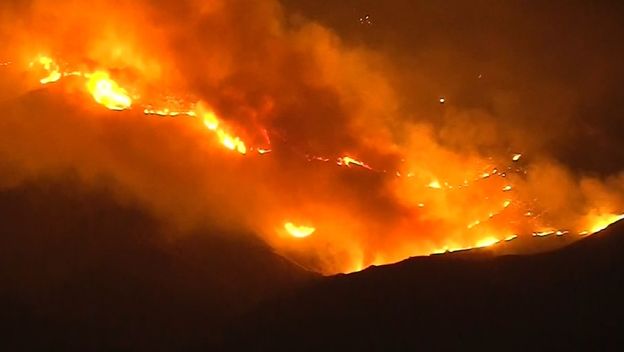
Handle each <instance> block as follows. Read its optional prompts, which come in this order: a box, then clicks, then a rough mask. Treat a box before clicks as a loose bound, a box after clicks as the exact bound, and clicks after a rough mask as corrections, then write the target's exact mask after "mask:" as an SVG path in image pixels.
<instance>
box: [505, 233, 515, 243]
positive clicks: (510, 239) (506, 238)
mask: <svg viewBox="0 0 624 352" xmlns="http://www.w3.org/2000/svg"><path fill="white" fill-rule="evenodd" d="M516 238H518V235H511V236H507V237H505V241H506V242H509V241H513V240H515V239H516Z"/></svg>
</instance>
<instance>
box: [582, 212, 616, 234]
mask: <svg viewBox="0 0 624 352" xmlns="http://www.w3.org/2000/svg"><path fill="white" fill-rule="evenodd" d="M622 219H624V214H620V215H616V214H604V215H599V216H596V217H595V218H594V219H593V220H592V224H591V225H590V229H589V231H584V232H588V233H596V232H599V231H602V230H604V229H606V228H607V227H609V225H611V224H613V223H615V222H617V221H620V220H622Z"/></svg>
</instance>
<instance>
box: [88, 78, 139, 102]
mask: <svg viewBox="0 0 624 352" xmlns="http://www.w3.org/2000/svg"><path fill="white" fill-rule="evenodd" d="M87 78H88V79H89V80H88V81H87V89H88V90H89V93H91V95H92V96H93V99H95V101H96V102H97V103H98V104H101V105H104V106H105V107H107V108H108V109H111V110H125V109H128V108H130V107H131V106H132V99H130V97H129V96H128V93H127V92H126V90H125V89H123V88H121V87H120V86H119V84H117V82H115V81H113V80H112V79H111V78H110V76H109V75H108V73H106V72H103V71H97V72H94V73H92V74H89V75H88V76H87Z"/></svg>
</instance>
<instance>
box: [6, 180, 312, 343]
mask: <svg viewBox="0 0 624 352" xmlns="http://www.w3.org/2000/svg"><path fill="white" fill-rule="evenodd" d="M71 179H72V178H71V177H67V178H65V181H63V182H49V181H46V182H36V183H32V184H28V185H24V186H20V187H17V188H12V189H9V190H4V191H0V232H1V235H0V312H1V313H0V326H1V327H2V328H1V330H0V331H1V333H0V336H1V337H0V350H2V351H188V350H206V348H207V347H209V346H212V345H214V344H215V343H217V342H218V341H219V337H220V335H221V328H222V326H224V325H225V322H226V321H228V320H229V319H232V318H233V317H235V316H237V315H238V314H241V312H244V311H246V310H247V309H249V308H250V307H252V306H254V305H257V304H259V303H260V302H262V301H263V300H265V299H267V298H268V297H271V296H273V295H275V294H276V293H277V292H283V291H285V290H286V291H287V290H289V289H292V288H294V287H297V286H298V285H301V284H303V283H304V282H307V281H309V280H312V279H314V278H315V277H316V276H315V275H313V274H310V273H308V272H305V271H303V270H301V269H300V268H298V267H295V266H293V265H292V264H290V263H289V262H287V261H285V260H284V259H282V258H281V257H278V256H277V255H275V254H273V253H272V252H271V250H270V249H268V248H267V247H266V246H264V245H263V244H261V243H259V242H258V241H256V240H253V239H252V237H251V236H248V237H245V236H241V235H229V234H221V235H217V234H209V233H197V234H186V235H184V237H179V236H178V237H179V238H177V239H171V238H169V237H167V235H171V234H167V233H163V230H162V228H161V226H160V225H159V223H158V222H157V221H155V220H154V219H152V218H151V217H150V216H148V215H147V214H145V213H143V212H141V211H139V210H137V209H135V208H133V207H129V206H121V205H119V204H118V203H116V202H115V201H113V200H112V199H111V197H110V196H109V195H108V192H106V190H101V191H94V190H88V191H86V190H81V189H80V187H78V186H70V184H71Z"/></svg>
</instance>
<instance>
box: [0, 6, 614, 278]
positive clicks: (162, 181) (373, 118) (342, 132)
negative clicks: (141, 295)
mask: <svg viewBox="0 0 624 352" xmlns="http://www.w3.org/2000/svg"><path fill="white" fill-rule="evenodd" d="M399 3H401V2H399ZM403 5H405V4H403ZM0 6H1V7H0V8H1V9H2V14H1V19H2V25H1V28H0V31H1V33H0V34H2V37H3V38H6V40H7V43H8V44H6V45H4V46H3V48H2V49H0V61H3V62H5V63H7V64H6V65H3V66H0V74H1V75H2V77H3V80H2V82H1V83H0V98H1V103H0V104H1V105H0V106H1V110H2V113H1V114H2V116H1V118H0V166H1V168H0V184H1V185H2V186H4V187H11V186H13V185H15V184H19V183H21V182H23V181H24V180H29V179H33V178H40V177H45V176H48V175H49V176H55V175H58V174H62V173H64V172H68V171H71V172H75V173H76V174H78V175H79V177H80V179H81V180H82V181H83V182H84V183H85V184H87V185H98V184H106V185H108V186H110V185H114V189H115V191H116V192H117V196H118V197H119V200H120V201H123V202H134V203H138V204H141V205H142V206H144V207H146V208H147V209H149V210H150V211H152V212H153V213H154V214H156V215H157V216H159V217H160V218H162V219H163V220H165V221H166V223H167V224H168V225H170V226H172V227H174V228H181V229H183V230H189V229H194V228H198V227H208V228H213V229H214V228H216V229H227V230H228V232H232V231H240V232H251V233H255V234H258V235H259V236H261V237H262V238H264V239H265V240H266V241H267V242H268V243H270V244H271V245H272V246H273V247H274V248H275V249H276V250H277V251H279V252H280V253H283V254H284V255H286V256H288V257H290V258H292V259H293V260H295V261H297V262H299V263H301V264H303V265H305V266H307V267H310V268H313V269H316V270H319V271H323V272H326V273H333V272H339V271H351V270H357V269H360V268H362V267H365V266H367V265H370V264H380V263H387V262H392V261H396V260H400V259H403V258H406V257H409V256H412V255H419V254H428V253H432V252H436V251H444V250H453V249H459V248H467V247H474V246H484V245H490V244H492V243H494V242H496V241H502V240H504V239H511V238H513V236H514V235H518V236H531V234H535V233H537V234H539V235H544V234H546V235H549V234H553V235H554V234H555V232H557V231H558V234H560V235H566V236H578V234H579V233H589V232H593V231H594V230H596V229H598V228H600V227H602V226H603V225H605V224H608V223H609V222H612V221H614V220H615V219H616V218H617V214H620V213H622V212H623V210H624V197H623V195H624V176H622V174H621V173H620V168H619V167H618V166H617V165H618V160H616V161H613V162H610V161H609V158H608V157H600V159H601V160H603V162H602V163H599V164H600V165H603V164H608V165H611V166H610V167H595V158H594V157H592V156H590V157H587V155H586V152H582V151H581V152H579V154H578V155H579V157H578V159H579V160H578V163H575V160H574V158H573V157H570V155H571V151H574V150H577V148H578V149H579V150H584V149H583V148H586V147H585V146H583V145H582V144H587V145H593V144H601V143H602V144H604V145H608V146H613V145H614V144H613V143H616V144H615V145H619V144H617V142H612V141H611V139H610V138H609V136H608V135H606V134H605V135H602V134H603V133H607V132H603V131H608V128H607V127H608V126H609V125H610V124H612V123H613V122H612V121H611V120H608V119H603V118H602V117H601V116H597V117H596V120H595V122H596V123H592V122H591V121H588V120H586V119H585V120H582V122H583V124H584V126H590V127H591V128H592V130H593V131H595V132H594V134H595V136H594V137H595V138H594V139H593V140H589V139H587V138H585V139H581V138H583V137H584V136H585V135H584V134H583V133H585V132H586V130H584V129H583V128H578V127H576V125H575V124H576V123H578V122H579V121H581V120H580V118H579V116H583V117H585V116H586V115H584V114H582V111H583V109H587V108H588V106H591V104H590V103H593V102H595V100H593V99H590V98H589V97H580V96H579V92H578V91H575V90H573V89H571V88H570V86H569V85H566V82H565V81H564V80H561V79H557V77H553V76H556V75H553V76H549V77H548V79H541V78H540V77H539V76H538V75H537V74H534V75H531V76H529V77H523V78H522V79H517V78H509V77H508V76H512V77H513V76H514V72H513V70H512V68H511V67H507V66H506V65H505V63H506V62H502V63H497V62H494V63H492V64H490V65H488V70H487V72H483V73H480V71H478V70H473V68H474V66H475V64H474V62H470V61H469V60H467V61H466V65H467V68H465V69H461V68H456V69H455V70H454V71H452V72H446V73H445V72H442V71H443V68H444V67H446V66H445V62H448V60H457V57H456V56H457V55H459V54H455V53H454V51H453V50H454V46H453V45H451V44H449V43H446V44H444V45H443V44H440V43H437V42H436V41H435V40H433V39H435V38H436V35H435V34H436V33H438V31H441V30H438V29H436V28H433V26H432V25H431V24H430V23H423V25H422V28H423V31H425V33H428V35H429V36H430V37H429V38H428V39H427V38H425V37H423V38H425V39H423V40H422V42H421V43H419V45H421V46H422V47H423V48H429V49H430V50H428V51H426V50H424V49H423V50H422V52H420V53H419V54H418V55H413V54H410V53H408V52H397V49H396V48H393V47H392V44H393V43H392V42H391V41H385V40H383V34H380V37H379V38H377V39H378V40H379V41H380V42H382V43H385V44H374V43H373V44H371V46H370V47H367V46H364V45H361V44H355V42H356V41H354V40H350V39H344V38H341V37H340V36H339V35H338V34H336V33H335V32H334V31H333V30H331V29H329V27H328V26H326V25H321V24H319V23H318V22H314V21H312V20H309V19H306V18H304V17H302V16H300V15H297V14H296V13H295V12H291V11H289V10H286V9H285V8H284V7H283V6H282V5H281V4H280V3H278V2H277V1H262V2H250V1H243V0H240V1H238V0H236V1H225V0H214V1H169V2H162V1H133V2H122V3H115V4H111V2H109V1H99V0H96V1H90V2H82V1H69V0H66V1H50V0H40V1H29V2H18V1H13V2H12V1H9V2H5V3H3V5H0ZM492 11H500V13H503V14H504V13H506V11H508V9H507V8H500V9H493V10H492ZM347 32H348V31H347ZM381 33H383V32H381ZM592 33H593V32H592ZM347 38H349V35H347ZM490 39H491V40H492V43H493V44H492V47H496V45H500V43H501V42H500V41H498V39H500V38H495V36H493V37H492V38H490ZM579 41H581V40H580V39H579ZM398 43H399V45H400V44H401V43H400V40H399V41H398ZM395 44H396V43H395ZM457 45H458V46H459V47H460V48H462V49H465V48H464V47H463V46H462V45H464V44H457ZM373 48H376V49H383V50H373ZM40 55H45V56H47V57H53V58H55V59H56V60H57V61H58V62H59V65H61V66H63V67H67V68H68V70H69V68H70V67H71V69H72V70H79V71H94V70H105V71H107V72H108V73H110V75H111V76H112V77H114V78H115V80H116V81H117V82H119V84H120V85H121V86H123V87H125V88H126V89H127V90H128V92H129V94H130V95H131V96H132V97H133V98H134V102H135V104H134V106H133V108H132V109H130V110H126V111H122V112H117V111H109V110H106V109H105V108H103V107H102V106H100V105H97V104H96V103H95V102H94V101H93V99H92V98H91V97H90V96H89V95H88V92H86V91H85V89H84V85H83V84H82V81H81V80H80V79H78V78H76V77H71V76H70V77H67V78H64V79H62V80H60V81H58V82H56V83H53V84H48V85H45V86H41V85H40V84H39V79H40V78H41V77H42V74H44V75H45V72H42V71H41V70H40V69H39V68H38V67H36V66H34V67H32V66H31V65H30V63H31V62H32V61H33V60H34V59H36V58H37V57H38V56H40ZM518 57H522V58H524V57H527V56H525V55H524V54H523V53H519V54H518ZM518 61H520V59H518ZM414 62H417V63H418V64H417V65H413V63H414ZM510 62H515V59H514V60H511V61H510ZM562 65H563V64H562ZM565 65H568V64H565ZM605 65H606V66H607V67H608V66H609V65H608V63H607V64H605ZM519 67H523V66H519ZM483 76H485V77H486V78H487V79H492V81H493V82H495V83H493V84H491V85H489V86H488V87H487V88H482V89H481V90H479V92H483V93H485V94H487V96H488V97H489V99H487V101H486V102H485V103H483V104H480V103H479V99H477V98H475V96H478V94H477V93H474V92H473V93H471V92H470V90H471V89H472V88H474V87H475V85H478V84H481V83H480V82H483V81H484V77H483ZM490 77H491V78H490ZM588 77H590V78H592V79H596V78H595V77H596V76H589V75H588ZM507 78H509V79H508V80H507V82H509V85H510V86H509V87H505V86H504V85H503V84H499V83H500V82H505V81H506V79H507ZM590 78H586V77H585V76H584V78H583V79H585V80H589V79H590ZM583 82H585V81H583ZM593 85H597V83H595V82H594V83H593ZM571 86H574V85H571ZM475 89H476V88H475ZM443 90H444V91H443ZM440 98H444V99H445V102H444V104H442V103H441V101H440ZM594 98H596V99H597V98H599V97H596V96H594ZM198 101H201V104H202V106H208V107H210V109H211V110H214V112H215V113H216V115H217V116H219V118H220V119H221V120H222V121H223V122H224V123H225V124H227V126H229V128H231V130H232V131H234V132H235V133H236V135H238V136H241V138H242V139H243V140H244V141H245V142H246V144H248V145H249V146H251V147H252V149H251V150H250V152H248V153H247V155H244V156H243V155H238V154H236V153H232V152H231V151H229V150H227V149H225V148H222V146H220V145H219V143H218V141H216V140H215V139H214V136H213V135H212V134H210V133H209V131H208V130H207V129H206V126H204V124H202V123H201V118H200V117H198V116H195V117H187V116H184V117H175V118H173V117H156V116H145V115H144V113H143V109H142V108H141V105H140V104H156V105H158V104H160V105H161V106H165V105H167V104H169V105H171V104H175V105H176V107H178V106H184V107H186V106H191V105H193V104H194V103H195V102H198ZM597 113H599V112H597ZM536 124H541V125H540V126H541V127H539V128H536ZM585 137H586V136H585ZM587 148H589V149H590V150H599V149H596V147H595V146H587ZM592 148H593V149H592ZM258 150H271V152H270V153H266V154H263V155H260V154H259V153H256V151H258ZM617 153H619V154H621V152H620V151H618V152H617ZM619 154H618V155H619ZM620 156H621V155H620ZM344 157H350V158H353V159H355V160H359V161H362V162H363V163H365V164H364V166H359V165H356V164H350V165H349V164H348V163H345V162H344V160H345V159H340V158H344ZM614 157H615V158H617V157H618V156H617V155H615V156H614ZM614 164H615V165H616V166H615V167H613V165H614ZM288 222H291V223H294V224H298V225H306V226H313V227H314V228H315V231H314V233H313V234H312V235H310V236H308V237H306V238H293V237H292V236H291V235H290V234H288V233H287V231H286V230H285V228H284V224H285V223H288Z"/></svg>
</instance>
